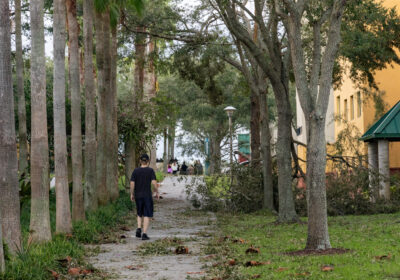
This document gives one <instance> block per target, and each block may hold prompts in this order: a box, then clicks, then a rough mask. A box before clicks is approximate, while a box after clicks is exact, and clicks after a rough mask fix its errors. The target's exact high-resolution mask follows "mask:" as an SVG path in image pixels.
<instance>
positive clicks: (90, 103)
mask: <svg viewBox="0 0 400 280" xmlns="http://www.w3.org/2000/svg"><path fill="white" fill-rule="evenodd" d="M93 16H94V3H93V0H85V1H83V41H84V50H85V54H84V61H85V63H84V65H85V66H84V86H85V187H84V200H85V210H87V211H94V210H96V209H97V207H98V202H97V185H96V146H97V142H96V88H95V80H94V73H93Z"/></svg>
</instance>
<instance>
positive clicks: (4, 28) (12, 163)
mask: <svg viewBox="0 0 400 280" xmlns="http://www.w3.org/2000/svg"><path fill="white" fill-rule="evenodd" d="M0 3H1V4H0V13H1V14H0V61H1V63H0V120H1V121H0V212H1V214H0V216H1V218H2V220H1V224H0V225H2V228H3V230H2V231H3V234H4V236H3V239H4V241H5V242H6V243H7V245H8V246H9V248H10V249H11V251H12V252H14V251H15V250H16V249H17V248H18V247H19V246H20V243H21V226H20V222H19V219H20V211H19V193H18V160H17V147H16V145H15V122H14V98H13V87H12V70H11V24H10V16H9V4H8V0H2V1H1V2H0ZM0 228H1V227H0ZM0 231H1V230H0ZM3 239H0V240H3ZM0 244H1V243H0ZM0 247H2V246H0ZM0 255H1V256H0V258H1V259H2V252H0ZM1 263H2V261H0V266H1Z"/></svg>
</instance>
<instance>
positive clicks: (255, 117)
mask: <svg viewBox="0 0 400 280" xmlns="http://www.w3.org/2000/svg"><path fill="white" fill-rule="evenodd" d="M250 139H251V142H250V147H251V165H252V166H253V167H254V168H257V167H259V166H260V96H259V93H258V92H257V91H253V90H252V91H251V94H250Z"/></svg>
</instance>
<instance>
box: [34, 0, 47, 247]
mask: <svg viewBox="0 0 400 280" xmlns="http://www.w3.org/2000/svg"><path fill="white" fill-rule="evenodd" d="M29 9H30V16H31V18H30V24H31V46H32V50H31V114H32V116H31V121H32V124H31V130H32V131H31V143H32V145H31V219H30V231H31V237H32V240H33V241H34V242H46V241H50V240H51V229H50V211H49V146H48V134H47V112H46V60H45V52H44V21H43V11H44V2H43V0H32V1H30V6H29Z"/></svg>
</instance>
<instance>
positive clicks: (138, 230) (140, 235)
mask: <svg viewBox="0 0 400 280" xmlns="http://www.w3.org/2000/svg"><path fill="white" fill-rule="evenodd" d="M136 237H137V238H140V237H142V229H141V228H138V229H137V230H136Z"/></svg>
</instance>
